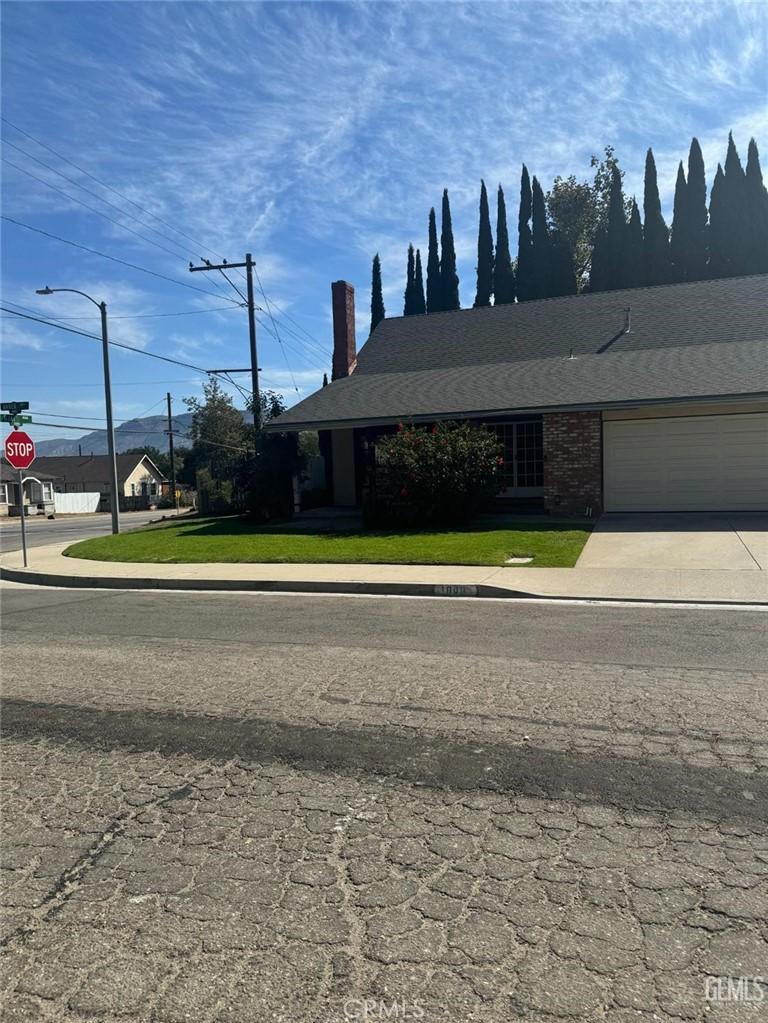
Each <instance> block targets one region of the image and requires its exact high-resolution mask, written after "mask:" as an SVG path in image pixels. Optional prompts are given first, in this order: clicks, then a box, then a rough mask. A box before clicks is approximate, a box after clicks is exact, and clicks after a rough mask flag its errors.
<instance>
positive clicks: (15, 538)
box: [0, 511, 168, 551]
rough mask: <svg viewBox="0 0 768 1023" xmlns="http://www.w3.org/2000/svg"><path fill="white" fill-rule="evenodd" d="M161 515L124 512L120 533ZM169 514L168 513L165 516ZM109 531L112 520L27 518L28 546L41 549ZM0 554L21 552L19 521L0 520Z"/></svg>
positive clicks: (102, 517)
mask: <svg viewBox="0 0 768 1023" xmlns="http://www.w3.org/2000/svg"><path fill="white" fill-rule="evenodd" d="M163 514H164V513H163V512H162V511H153V512H123V514H122V515H121V516H120V528H121V529H124V530H125V529H137V528H138V527H139V526H146V525H147V523H148V522H151V521H152V520H155V521H156V520H157V519H159V518H161V517H162V515H163ZM165 514H166V515H167V514H168V513H167V512H166V513H165ZM111 530H112V516H111V515H109V514H106V515H102V514H97V515H82V516H81V515H68V516H64V515H60V516H59V517H58V518H56V519H46V518H44V517H42V516H40V517H38V516H37V515H33V516H31V517H28V518H27V545H28V546H29V547H43V546H44V545H45V544H49V543H68V542H69V543H75V542H76V541H77V540H87V539H88V538H89V537H91V536H102V535H105V534H106V533H109V532H111ZM0 550H3V551H20V550H21V524H20V522H19V519H18V518H12V519H5V520H0Z"/></svg>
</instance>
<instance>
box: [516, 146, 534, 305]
mask: <svg viewBox="0 0 768 1023" xmlns="http://www.w3.org/2000/svg"><path fill="white" fill-rule="evenodd" d="M532 214H533V198H532V195H531V179H530V177H529V176H528V168H527V167H526V166H525V164H523V170H522V173H521V175H520V210H519V213H518V217H517V274H516V277H517V298H518V301H519V302H527V301H528V300H529V299H531V298H534V297H535V294H534V282H533V235H532V234H531V228H530V226H529V224H530V220H531V216H532Z"/></svg>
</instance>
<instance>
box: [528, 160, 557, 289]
mask: <svg viewBox="0 0 768 1023" xmlns="http://www.w3.org/2000/svg"><path fill="white" fill-rule="evenodd" d="M531 220H532V224H533V229H532V231H531V239H532V248H531V253H532V257H531V296H530V297H531V298H549V296H550V293H551V284H552V281H551V280H550V270H551V267H550V262H551V261H550V256H551V253H550V243H549V230H548V228H547V207H546V204H545V202H544V193H543V192H542V190H541V185H540V184H539V179H538V178H537V177H536V176H535V175H534V178H533V184H532V187H531Z"/></svg>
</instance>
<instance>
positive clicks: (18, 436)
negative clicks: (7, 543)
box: [5, 430, 35, 568]
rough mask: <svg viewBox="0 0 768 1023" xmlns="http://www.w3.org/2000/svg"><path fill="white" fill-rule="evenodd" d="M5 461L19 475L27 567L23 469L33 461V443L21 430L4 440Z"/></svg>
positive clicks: (22, 543)
mask: <svg viewBox="0 0 768 1023" xmlns="http://www.w3.org/2000/svg"><path fill="white" fill-rule="evenodd" d="M5 459H6V461H7V462H8V464H9V465H12V466H13V468H14V469H17V470H18V473H19V511H20V518H21V550H22V553H23V557H24V568H26V567H27V524H26V520H25V516H24V476H23V475H22V473H23V470H24V469H28V468H29V467H30V465H32V463H33V462H34V460H35V442H34V441H33V440H32V438H31V437H30V436H29V434H28V433H25V432H24V431H23V430H14V431H13V433H9V434H8V436H7V437H6V438H5Z"/></svg>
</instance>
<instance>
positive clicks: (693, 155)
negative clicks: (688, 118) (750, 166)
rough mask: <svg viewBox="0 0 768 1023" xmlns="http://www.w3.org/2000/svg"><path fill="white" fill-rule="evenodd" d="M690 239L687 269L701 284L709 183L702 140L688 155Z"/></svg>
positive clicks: (690, 277) (704, 272) (695, 141)
mask: <svg viewBox="0 0 768 1023" xmlns="http://www.w3.org/2000/svg"><path fill="white" fill-rule="evenodd" d="M686 194H687V205H688V213H687V217H686V220H687V225H688V230H687V238H688V244H687V247H686V268H687V275H688V278H687V279H688V280H689V281H701V280H703V279H704V278H705V277H706V276H707V248H708V243H709V239H708V228H707V182H706V177H705V174H704V157H703V156H702V155H701V146H700V145H699V140H698V139H696V138H694V139H691V148H690V150H689V151H688V188H687V190H686Z"/></svg>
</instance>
